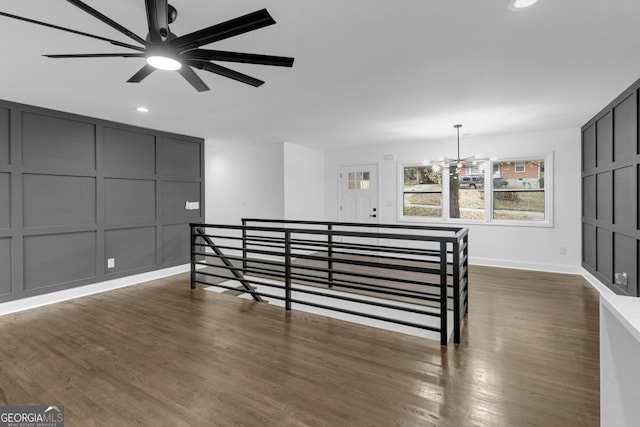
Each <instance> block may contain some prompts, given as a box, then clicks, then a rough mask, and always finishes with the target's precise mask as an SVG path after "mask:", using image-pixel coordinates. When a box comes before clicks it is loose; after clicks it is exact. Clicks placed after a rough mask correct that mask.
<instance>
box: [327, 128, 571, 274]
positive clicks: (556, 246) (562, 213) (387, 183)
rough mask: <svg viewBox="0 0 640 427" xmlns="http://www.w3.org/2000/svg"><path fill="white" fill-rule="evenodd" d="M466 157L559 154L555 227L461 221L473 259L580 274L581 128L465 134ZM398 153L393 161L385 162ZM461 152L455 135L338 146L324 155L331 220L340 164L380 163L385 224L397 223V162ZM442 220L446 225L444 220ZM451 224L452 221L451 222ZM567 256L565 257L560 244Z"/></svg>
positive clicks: (556, 158) (463, 152)
mask: <svg viewBox="0 0 640 427" xmlns="http://www.w3.org/2000/svg"><path fill="white" fill-rule="evenodd" d="M460 150H461V155H462V156H465V155H472V154H476V153H481V154H483V155H485V156H489V157H494V156H495V157H508V156H518V155H529V154H540V153H546V152H553V153H554V157H553V159H554V161H553V164H554V170H553V177H554V188H553V194H554V203H553V207H554V221H553V227H551V228H545V227H526V226H504V225H489V224H469V223H467V224H460V223H456V224H455V225H463V226H466V227H469V230H470V234H469V236H470V237H469V238H470V261H471V262H472V263H474V264H484V265H496V266H503V267H514V268H524V269H532V270H547V271H557V272H569V273H577V272H578V271H579V268H580V259H581V249H580V247H581V246H580V245H581V242H580V223H581V222H580V218H581V217H580V215H581V208H580V205H581V202H580V201H581V178H580V177H581V172H580V130H579V129H568V130H567V129H565V130H557V131H549V132H542V133H535V134H534V133H532V134H519V135H509V136H500V137H474V136H472V135H470V136H462V138H461V143H460ZM385 154H393V155H394V157H395V159H394V160H385V159H384V156H385ZM455 154H456V141H455V136H452V138H451V139H449V140H446V141H442V142H439V143H423V144H402V145H386V146H377V147H367V148H360V149H345V150H335V151H329V152H326V153H325V165H326V169H325V176H326V181H325V187H326V188H325V190H326V206H325V215H326V219H327V220H329V221H331V220H337V218H338V180H337V176H338V169H339V167H340V165H341V164H357V163H378V164H379V166H380V179H379V182H380V188H379V209H378V211H379V218H380V223H386V224H394V223H398V221H397V212H398V207H397V203H398V200H397V191H398V189H399V188H398V179H397V165H398V163H402V162H416V161H417V162H420V161H423V160H426V159H430V160H435V159H437V158H438V157H440V156H448V157H453V156H455ZM441 224H445V223H444V222H441ZM450 224H451V223H447V225H450ZM561 247H564V248H566V254H565V255H560V248H561Z"/></svg>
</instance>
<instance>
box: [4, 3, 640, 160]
mask: <svg viewBox="0 0 640 427" xmlns="http://www.w3.org/2000/svg"><path fill="white" fill-rule="evenodd" d="M85 1H86V3H88V4H90V5H91V6H92V7H94V8H96V9H98V10H100V11H101V12H102V13H104V14H105V15H107V16H109V17H111V18H112V19H114V20H115V21H118V22H119V23H121V24H123V25H124V26H125V27H128V28H130V29H131V30H133V31H134V32H136V33H137V34H139V35H141V36H142V37H145V36H146V32H147V31H146V15H145V9H144V1H143V0H109V1H98V0H85ZM170 3H171V4H172V5H174V6H175V7H176V8H177V9H178V19H177V20H176V22H175V23H174V24H173V25H172V26H171V30H172V32H174V33H176V34H177V35H183V34H186V33H190V32H192V31H195V30H198V29H201V28H204V27H207V26H210V25H213V24H216V23H219V22H222V21H225V20H228V19H231V18H235V17H237V16H240V15H244V14H246V13H249V12H253V11H255V10H259V9H262V8H267V9H268V10H269V12H270V13H271V15H272V16H273V17H274V19H275V20H276V21H277V24H276V25H272V26H270V27H266V28H263V29H260V30H256V31H253V32H250V33H246V34H243V35H240V36H237V37H234V38H232V39H228V40H224V41H222V42H218V43H215V44H212V45H209V46H207V47H208V48H213V49H221V50H223V49H224V50H235V51H241V52H250V53H263V54H271V55H279V56H292V57H295V58H296V62H295V64H294V66H293V68H279V67H267V66H260V65H249V64H231V63H225V64H223V65H225V66H228V67H229V68H233V69H236V70H238V71H241V72H244V73H246V74H249V75H251V76H254V77H257V78H260V79H262V80H265V81H266V84H264V85H263V86H262V87H259V88H254V87H251V86H248V85H244V84H242V83H238V82H236V81H233V80H229V79H226V78H224V77H220V76H217V75H214V74H210V73H207V72H204V71H199V70H198V71H197V73H198V74H199V75H200V76H201V77H202V79H203V80H204V81H205V82H206V83H207V84H208V85H209V86H210V87H211V91H209V92H203V93H198V92H196V91H195V90H194V89H193V88H192V87H191V86H190V85H189V84H188V83H187V82H186V81H185V80H184V79H183V78H182V77H181V76H180V75H179V74H177V73H176V72H155V73H153V74H152V75H151V76H149V77H148V78H147V79H146V80H144V81H143V82H142V83H139V84H131V83H126V80H127V79H128V78H129V77H131V76H132V75H133V74H134V73H135V72H136V71H137V70H138V69H140V68H141V67H142V66H143V65H144V61H143V60H142V59H130V58H116V59H102V58H99V59H79V60H78V59H49V58H44V57H42V56H41V55H42V54H47V53H104V52H125V51H126V49H123V48H118V47H116V46H112V45H110V44H108V43H106V42H101V41H98V40H94V39H89V38H84V37H82V36H77V35H73V34H68V33H64V32H61V31H56V30H53V29H48V28H43V27H39V26H36V25H33V24H28V23H25V22H19V21H14V20H10V19H8V18H5V17H0V39H2V43H0V54H1V55H2V56H1V57H2V58H3V59H4V60H3V61H2V62H3V66H2V67H1V68H0V76H1V78H0V85H1V90H0V98H2V99H6V100H10V101H16V102H22V103H26V104H31V105H37V106H42V107H47V108H53V109H58V110H62V111H67V112H72V113H77V114H82V115H87V116H92V117H98V118H103V119H108V120H113V121H117V122H123V123H129V124H133V125H138V126H143V127H148V128H153V129H160V130H165V131H170V132H177V133H183V134H188V135H193V136H199V137H203V138H206V139H207V140H208V141H210V142H211V144H212V145H213V146H216V147H228V146H232V145H240V144H242V145H245V144H257V143H271V142H281V141H285V142H291V143H295V144H300V145H305V146H310V147H318V148H326V149H332V148H338V147H349V146H353V147H357V146H366V145H372V144H374V145H378V144H387V143H403V142H418V141H425V142H428V141H434V140H441V139H442V138H448V137H450V136H452V135H454V129H453V127H452V126H453V125H454V124H455V123H463V124H464V127H463V130H464V133H470V134H473V135H500V134H512V133H527V132H536V131H542V130H552V129H562V128H578V127H580V126H581V125H582V124H584V123H585V122H586V121H587V120H588V119H589V118H591V117H592V116H593V115H594V114H595V113H597V112H598V111H599V110H600V109H601V108H603V107H604V106H605V105H606V104H607V103H609V102H610V101H611V100H612V99H613V98H614V97H615V96H617V95H618V94H619V93H620V92H621V91H622V90H624V89H625V88H626V87H627V86H629V85H630V84H631V83H633V82H634V81H635V80H636V79H637V78H638V77H640V25H638V17H639V16H640V1H638V0H540V1H539V3H538V4H536V5H535V6H534V7H532V8H530V9H528V10H526V11H520V12H512V11H510V10H508V8H507V0H395V1H391V0H384V1H383V0H347V1H345V0H340V1H338V0H322V1H319V0H314V1H312V0H244V1H237V0H236V1H232V0H217V1H215V0H171V1H170ZM0 10H1V11H3V12H8V13H13V14H16V15H21V16H25V17H29V18H32V19H37V20H42V21H46V22H50V23H54V24H57V25H61V26H66V27H70V28H74V29H77V30H81V31H86V32H90V33H95V34H99V35H102V36H104V37H108V38H113V39H118V40H121V41H123V42H126V43H131V44H135V42H133V41H132V40H129V39H127V38H126V37H125V36H123V35H121V34H120V33H118V32H117V31H115V30H113V29H112V28H110V27H108V26H107V25H105V24H103V23H101V22H100V21H98V20H96V19H95V18H93V17H92V16H90V15H88V14H86V13H84V12H82V11H80V10H79V9H77V8H76V7H74V6H73V5H71V4H70V3H67V2H66V1H64V0H0ZM139 105H144V106H147V107H148V108H149V109H150V110H151V111H150V112H149V113H146V114H141V113H138V112H136V111H135V107H137V106H139Z"/></svg>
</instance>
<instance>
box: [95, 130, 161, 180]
mask: <svg viewBox="0 0 640 427" xmlns="http://www.w3.org/2000/svg"><path fill="white" fill-rule="evenodd" d="M103 138H104V142H103V144H104V161H103V164H104V173H105V174H106V175H123V174H125V175H154V174H155V173H156V143H155V140H156V139H155V136H153V135H147V134H144V133H138V132H132V131H127V130H122V129H115V128H110V127H105V128H104V137H103Z"/></svg>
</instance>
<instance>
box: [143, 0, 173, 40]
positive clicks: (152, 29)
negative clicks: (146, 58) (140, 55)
mask: <svg viewBox="0 0 640 427" xmlns="http://www.w3.org/2000/svg"><path fill="white" fill-rule="evenodd" d="M144 3H145V6H146V8H147V21H148V22H149V38H150V39H151V42H152V43H160V42H162V37H167V35H168V34H169V7H168V4H167V0H145V2H144Z"/></svg>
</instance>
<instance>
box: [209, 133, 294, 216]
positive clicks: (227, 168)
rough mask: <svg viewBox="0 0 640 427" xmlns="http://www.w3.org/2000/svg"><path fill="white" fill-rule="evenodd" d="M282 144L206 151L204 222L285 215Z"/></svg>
mask: <svg viewBox="0 0 640 427" xmlns="http://www.w3.org/2000/svg"><path fill="white" fill-rule="evenodd" d="M283 181H284V155H283V144H282V143H277V144H266V145H255V146H249V147H238V148H229V149H223V150H210V151H209V150H207V151H206V152H205V191H206V197H205V200H206V206H205V212H206V222H207V223H210V224H212V223H213V224H231V225H239V224H240V219H241V218H277V219H281V218H283V217H284V187H283V185H282V183H283Z"/></svg>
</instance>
